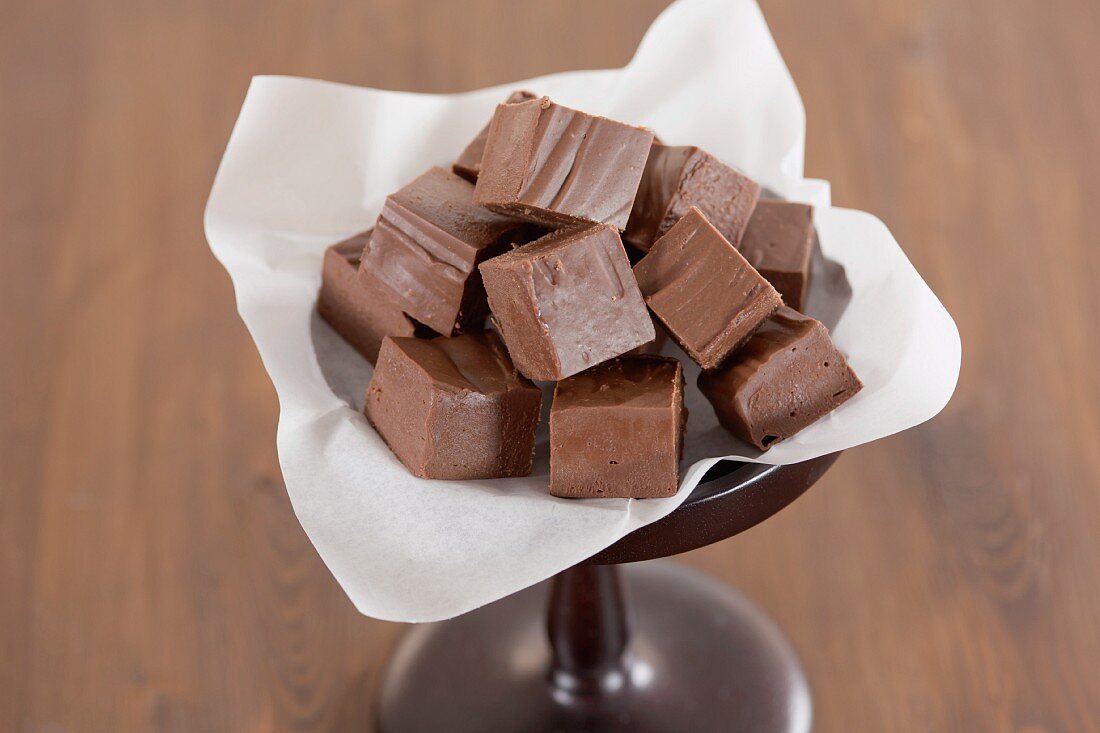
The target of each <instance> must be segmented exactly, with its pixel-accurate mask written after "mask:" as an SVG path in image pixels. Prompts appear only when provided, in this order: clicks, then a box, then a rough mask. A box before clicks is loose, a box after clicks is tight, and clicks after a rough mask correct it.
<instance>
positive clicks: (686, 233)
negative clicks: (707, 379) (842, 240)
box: [634, 206, 783, 369]
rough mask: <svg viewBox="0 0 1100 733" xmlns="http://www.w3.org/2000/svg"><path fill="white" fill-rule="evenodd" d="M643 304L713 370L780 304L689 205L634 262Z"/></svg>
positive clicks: (765, 283)
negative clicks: (663, 233)
mask: <svg viewBox="0 0 1100 733" xmlns="http://www.w3.org/2000/svg"><path fill="white" fill-rule="evenodd" d="M634 276H635V277H636V278H637V280H638V287H640V288H641V289H642V294H643V295H645V301H646V305H648V306H649V308H650V310H652V311H653V313H654V315H656V316H657V318H658V319H660V321H661V323H663V324H664V325H665V328H667V329H668V332H669V334H670V335H671V336H672V337H673V338H674V339H676V342H677V343H678V344H680V347H681V348H683V350H684V351H686V352H687V354H688V356H690V357H691V358H692V359H694V360H695V362H696V363H697V364H699V366H701V367H703V368H704V369H713V368H714V367H716V366H718V365H719V364H720V363H722V360H723V359H725V358H726V357H727V356H729V355H730V353H732V352H733V350H734V349H736V348H737V347H738V346H740V345H741V344H742V343H744V341H745V340H746V339H747V338H748V337H749V336H751V335H752V332H753V331H755V330H756V329H757V327H759V326H760V324H761V323H763V322H764V319H765V318H767V317H768V316H769V315H771V314H772V313H774V312H775V309H776V308H778V307H779V306H780V305H782V304H783V300H782V298H780V296H779V293H777V292H776V290H775V288H773V287H772V286H771V285H770V284H769V283H768V281H767V280H765V279H764V278H763V277H762V276H761V275H760V273H758V272H757V271H756V270H754V269H753V268H752V265H750V264H749V263H748V262H746V261H745V258H744V257H742V256H741V254H740V253H739V252H738V251H737V249H736V248H734V246H733V245H732V244H730V243H729V241H728V240H727V239H726V238H725V237H723V236H722V233H721V232H719V231H718V230H717V229H715V228H714V226H713V225H712V224H711V223H710V222H709V221H707V219H706V217H704V216H703V214H702V212H700V211H699V209H697V208H695V207H694V206H693V207H691V209H690V210H689V211H688V213H687V214H685V215H684V217H683V218H681V219H680V221H678V222H676V224H674V225H673V226H672V228H671V229H669V230H668V233H666V234H665V235H664V236H663V237H661V238H660V239H658V240H657V241H656V242H655V243H654V244H653V247H652V248H651V249H650V250H649V254H647V255H646V256H645V257H643V258H642V260H641V261H640V262H639V263H638V264H637V265H635V266H634Z"/></svg>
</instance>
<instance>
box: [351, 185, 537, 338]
mask: <svg viewBox="0 0 1100 733" xmlns="http://www.w3.org/2000/svg"><path fill="white" fill-rule="evenodd" d="M473 192H474V187H473V185H472V184H471V183H470V182H469V181H466V180H464V179H462V178H459V177H458V176H456V175H455V174H454V173H452V172H451V171H448V170H444V169H443V168H438V167H436V168H432V169H431V170H429V171H427V172H426V173H424V174H422V175H421V176H419V177H418V178H416V180H414V181H412V182H411V183H409V184H408V185H407V186H405V187H404V188H402V189H401V190H400V191H397V192H396V193H394V194H391V195H390V196H389V197H387V198H386V203H385V204H384V205H383V207H382V213H381V214H379V216H378V221H377V222H376V224H375V226H374V234H373V235H372V236H371V238H370V241H369V242H368V243H367V246H366V247H365V249H364V250H363V260H362V264H361V265H360V269H361V270H362V271H363V277H364V279H365V280H370V281H372V282H373V283H375V284H377V285H380V286H383V287H387V288H389V289H390V290H391V291H392V292H393V293H394V299H395V300H396V301H397V302H398V303H399V304H400V305H401V308H402V310H403V311H404V312H405V313H406V314H407V315H409V316H410V317H411V318H413V319H415V320H417V321H419V322H420V323H423V324H425V325H426V326H429V327H430V328H432V329H434V330H435V331H437V332H439V333H441V334H444V335H447V336H449V335H451V334H452V333H455V332H457V331H461V330H464V329H474V330H480V328H481V327H482V325H483V323H484V319H485V315H486V313H487V306H486V303H485V292H484V290H483V288H482V287H481V278H480V277H479V276H478V272H477V265H478V263H480V262H481V261H482V260H485V259H488V258H489V257H492V256H494V255H496V254H499V253H500V252H502V251H504V250H505V249H507V248H508V247H509V245H508V244H507V243H506V242H504V241H503V240H504V238H505V235H506V234H507V233H508V232H509V231H511V230H513V229H514V228H516V227H517V226H518V225H519V222H517V221H516V220H515V219H511V218H509V217H506V216H501V215H500V214H494V213H493V212H491V211H487V210H485V209H483V208H481V207H480V206H476V205H475V204H474V202H473Z"/></svg>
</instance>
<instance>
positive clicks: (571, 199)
mask: <svg viewBox="0 0 1100 733" xmlns="http://www.w3.org/2000/svg"><path fill="white" fill-rule="evenodd" d="M652 140H653V132H652V131H651V130H647V129H645V128H642V127H635V126H633V125H627V124H625V123H622V122H616V121H615V120H609V119H607V118H606V117H597V116H596V115H589V114H585V113H584V112H579V111H577V110H575V109H570V108H569V107H563V106H562V105H560V104H554V103H553V102H551V101H550V99H549V98H548V97H542V98H541V99H533V100H531V101H528V102H520V103H518V104H502V105H500V106H498V107H497V110H496V113H495V114H494V115H493V119H492V120H491V121H490V122H489V137H488V139H487V140H486V142H485V154H484V156H483V157H482V160H481V174H480V175H479V176H478V179H477V188H476V190H475V192H474V201H476V202H477V203H478V204H480V205H482V206H486V207H488V208H490V209H492V210H494V211H499V212H501V213H504V214H510V215H512V216H518V217H520V218H523V219H528V220H530V221H533V222H535V223H538V224H545V225H547V226H552V227H557V226H565V225H569V224H575V223H578V222H592V223H604V224H611V225H612V226H614V227H617V228H618V229H620V230H621V229H622V228H623V227H625V226H626V220H627V217H628V216H629V215H630V208H631V206H632V205H633V203H634V194H635V193H637V191H638V183H639V181H641V178H642V170H643V169H644V168H645V161H646V156H648V154H649V145H650V143H651V142H652Z"/></svg>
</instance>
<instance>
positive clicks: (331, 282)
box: [317, 229, 417, 364]
mask: <svg viewBox="0 0 1100 733" xmlns="http://www.w3.org/2000/svg"><path fill="white" fill-rule="evenodd" d="M370 235H371V230H370V229H368V230H367V231H365V232H363V233H362V234H357V235H355V236H354V237H352V238H351V239H347V240H344V241H343V242H339V243H337V244H334V245H332V246H331V247H329V248H328V249H326V250H325V257H324V264H323V265H322V269H321V294H320V295H319V296H318V298H317V312H318V313H320V314H321V317H322V318H324V319H325V320H326V321H328V324H329V325H330V326H332V327H333V329H335V330H336V332H337V333H338V334H340V335H341V336H343V337H344V340H345V341H347V342H348V343H349V344H351V345H352V346H354V347H355V349H356V350H357V351H358V352H359V353H360V354H362V355H363V356H364V357H366V358H367V360H368V361H370V362H371V363H372V364H373V363H374V361H375V359H377V358H378V348H379V347H380V346H381V345H382V339H383V337H385V336H412V335H413V334H414V333H416V325H417V324H415V323H413V321H412V320H411V319H409V317H408V316H406V315H405V314H404V313H402V312H401V306H400V305H399V304H397V303H396V302H395V301H394V299H393V296H392V294H391V293H390V292H389V290H388V289H387V288H380V287H377V286H372V285H373V283H371V282H363V281H362V280H360V278H359V277H358V271H359V258H360V256H361V255H362V254H363V247H364V246H366V243H367V241H368V240H369V239H370Z"/></svg>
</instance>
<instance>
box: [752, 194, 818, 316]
mask: <svg viewBox="0 0 1100 733" xmlns="http://www.w3.org/2000/svg"><path fill="white" fill-rule="evenodd" d="M813 248H814V208H813V207H812V206H810V205H808V204H800V203H795V202H793V201H779V200H776V199H763V200H761V201H759V202H758V203H757V204H756V210H755V211H754V212H753V215H752V218H751V219H750V220H749V226H748V228H747V229H746V230H745V236H744V237H743V238H742V239H741V244H740V245H739V246H738V248H737V249H738V250H739V251H740V252H741V254H743V255H744V256H745V259H746V260H748V261H749V263H750V264H751V265H752V266H753V267H755V268H756V270H757V271H758V272H759V273H760V274H761V275H763V276H764V277H765V278H767V280H768V282H770V283H771V284H772V285H773V286H774V287H775V289H776V290H778V291H779V294H780V295H782V296H783V303H784V304H785V305H788V306H790V307H791V308H794V309H795V310H796V311H802V310H804V308H805V303H806V294H807V292H808V290H809V286H810V261H811V257H812V255H813Z"/></svg>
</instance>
